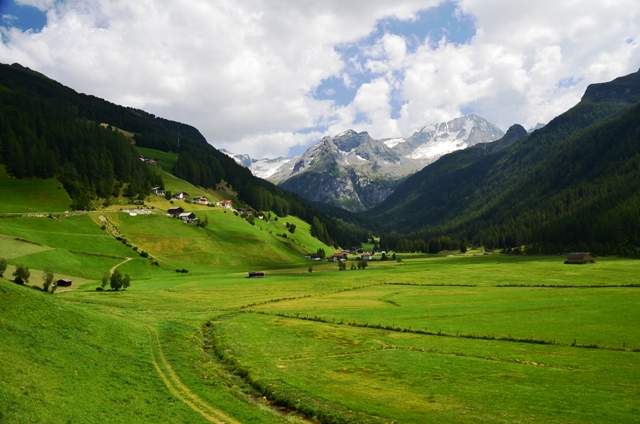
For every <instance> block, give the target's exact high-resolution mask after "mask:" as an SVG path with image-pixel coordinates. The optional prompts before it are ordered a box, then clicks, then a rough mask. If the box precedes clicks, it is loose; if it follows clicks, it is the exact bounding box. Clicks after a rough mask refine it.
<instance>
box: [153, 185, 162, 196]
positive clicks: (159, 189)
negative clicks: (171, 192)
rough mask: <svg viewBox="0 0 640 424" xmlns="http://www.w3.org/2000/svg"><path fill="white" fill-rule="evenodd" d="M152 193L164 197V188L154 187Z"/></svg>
mask: <svg viewBox="0 0 640 424" xmlns="http://www.w3.org/2000/svg"><path fill="white" fill-rule="evenodd" d="M151 193H153V194H155V195H156V196H164V189H163V188H162V187H154V188H152V189H151Z"/></svg>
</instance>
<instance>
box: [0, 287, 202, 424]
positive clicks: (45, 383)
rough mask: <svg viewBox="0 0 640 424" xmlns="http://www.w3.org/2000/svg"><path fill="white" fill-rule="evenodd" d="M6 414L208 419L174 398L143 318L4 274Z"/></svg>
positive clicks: (1, 387)
mask: <svg viewBox="0 0 640 424" xmlns="http://www.w3.org/2000/svg"><path fill="white" fill-rule="evenodd" d="M0 314H1V316H2V320H1V321H0V323H1V325H0V339H1V340H2V349H0V370H1V374H2V377H1V379H0V421H2V422H6V423H18V422H51V423H53V422H83V423H100V422H130V423H148V422H175V423H183V422H187V421H188V422H202V423H205V422H207V420H205V419H204V418H202V417H200V416H198V414H194V413H192V411H191V410H190V409H189V408H188V407H187V406H186V405H184V404H183V403H181V402H176V401H174V400H172V399H171V394H170V393H169V392H168V391H167V389H166V387H165V385H164V384H163V381H162V379H161V378H160V376H159V375H158V374H157V373H156V370H155V367H154V364H153V360H152V356H151V354H150V342H149V333H148V331H147V330H146V328H145V327H144V326H143V325H141V324H135V323H132V322H129V321H126V320H123V319H119V318H115V317H114V316H108V315H103V314H96V313H92V312H89V311H86V310H83V309H81V308H78V307H76V306H73V305H68V304H65V303H64V302H60V301H59V300H57V299H54V298H53V297H52V296H49V295H46V294H45V293H42V292H39V291H35V290H32V289H26V288H24V287H19V286H16V285H14V284H12V283H9V282H7V281H5V280H2V279H0Z"/></svg>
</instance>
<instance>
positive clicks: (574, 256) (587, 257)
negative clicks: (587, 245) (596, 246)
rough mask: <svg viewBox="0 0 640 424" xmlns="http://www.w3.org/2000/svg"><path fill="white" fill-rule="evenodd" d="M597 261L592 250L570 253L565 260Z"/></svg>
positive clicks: (579, 262) (588, 262) (578, 261)
mask: <svg viewBox="0 0 640 424" xmlns="http://www.w3.org/2000/svg"><path fill="white" fill-rule="evenodd" d="M594 262H595V256H594V255H592V254H591V253H590V252H574V253H569V255H568V256H567V260H566V261H564V263H565V264H577V265H582V264H592V263H594Z"/></svg>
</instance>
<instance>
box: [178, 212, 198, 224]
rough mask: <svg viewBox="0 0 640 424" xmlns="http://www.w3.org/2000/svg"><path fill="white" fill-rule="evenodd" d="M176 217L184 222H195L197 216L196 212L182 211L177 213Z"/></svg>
mask: <svg viewBox="0 0 640 424" xmlns="http://www.w3.org/2000/svg"><path fill="white" fill-rule="evenodd" d="M178 218H180V219H181V220H182V222H184V223H185V224H195V223H196V222H198V218H196V214H194V213H193V212H184V213H181V214H180V215H178Z"/></svg>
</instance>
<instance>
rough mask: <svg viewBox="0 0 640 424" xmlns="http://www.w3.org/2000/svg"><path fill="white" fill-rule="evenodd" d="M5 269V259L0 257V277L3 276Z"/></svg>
mask: <svg viewBox="0 0 640 424" xmlns="http://www.w3.org/2000/svg"><path fill="white" fill-rule="evenodd" d="M6 270H7V260H6V259H5V258H0V278H1V277H3V276H4V272H5V271H6Z"/></svg>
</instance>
